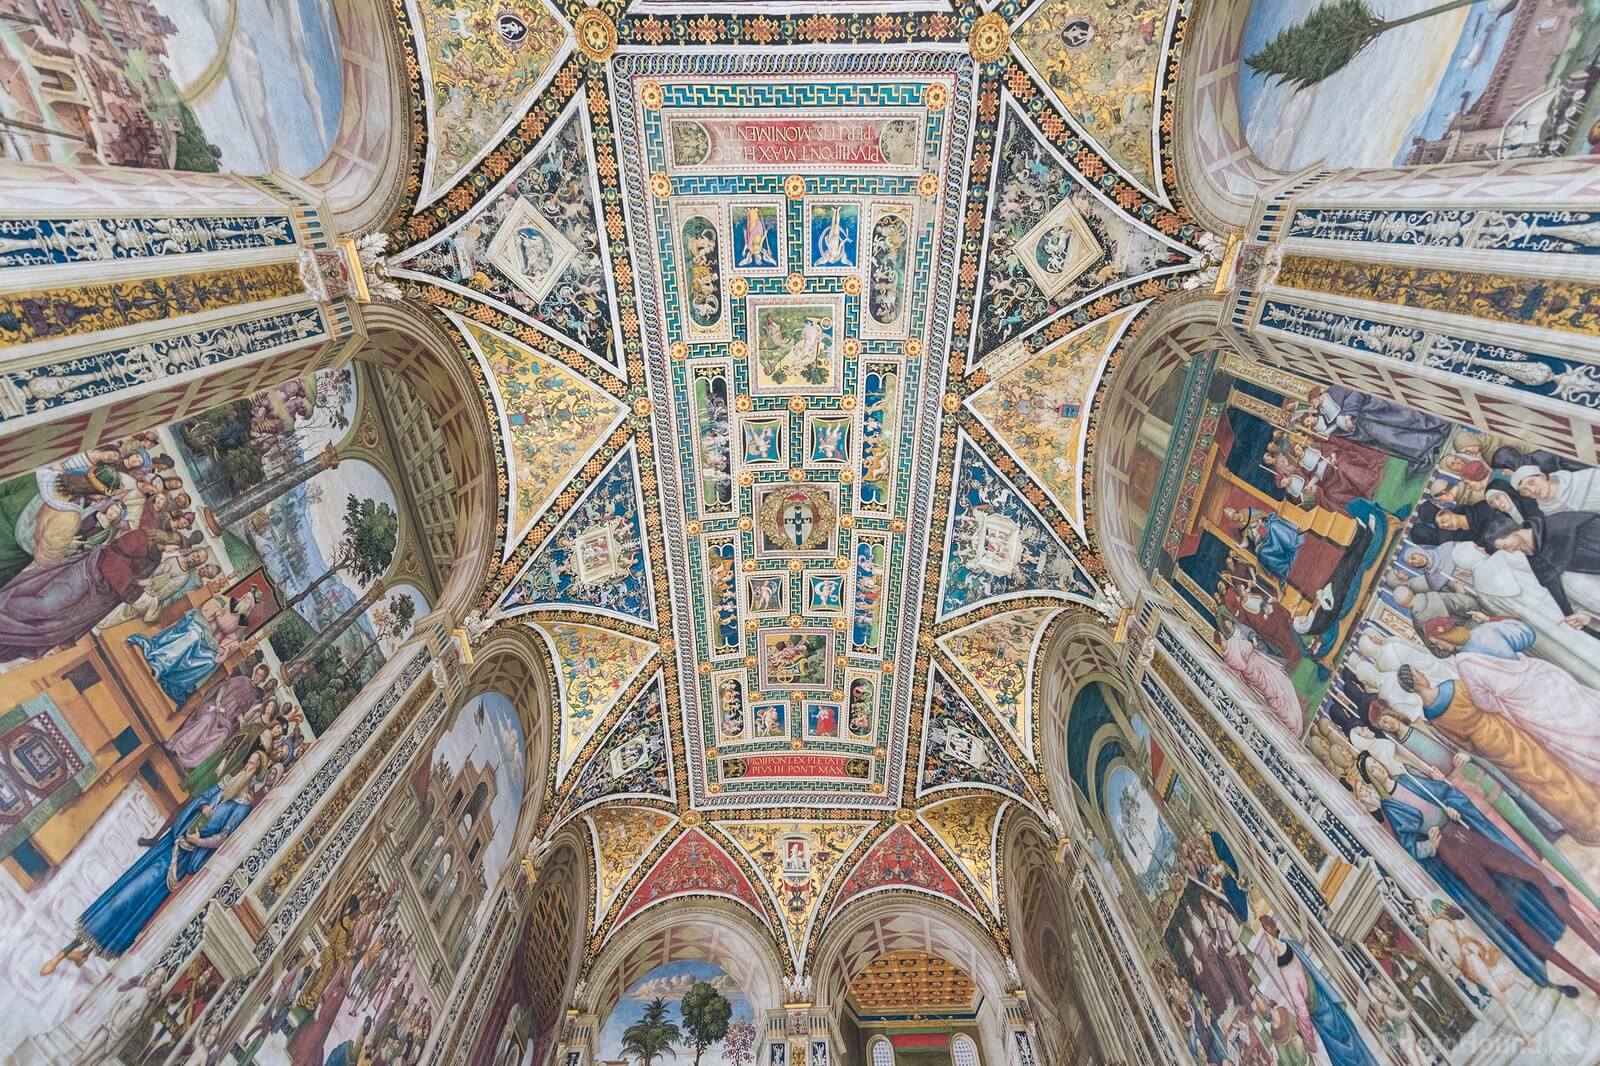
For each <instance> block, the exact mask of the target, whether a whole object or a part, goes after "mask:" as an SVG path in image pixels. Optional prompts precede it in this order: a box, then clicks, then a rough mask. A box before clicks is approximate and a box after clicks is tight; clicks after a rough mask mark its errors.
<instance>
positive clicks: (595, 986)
mask: <svg viewBox="0 0 1600 1066" xmlns="http://www.w3.org/2000/svg"><path fill="white" fill-rule="evenodd" d="M684 959H694V960H698V961H701V962H709V963H712V964H714V965H716V966H720V967H722V969H723V970H724V971H726V972H727V974H728V976H730V977H732V978H733V980H734V982H735V984H737V985H738V987H739V988H740V989H741V990H742V991H743V992H744V994H745V996H746V997H748V998H749V1000H750V1006H751V1007H752V1008H753V1009H754V1011H755V1013H756V1017H757V1018H760V1017H761V1014H762V1012H763V1011H767V1010H774V1009H776V1008H777V1007H778V1006H779V1005H780V1004H781V1002H782V999H783V973H784V967H783V961H782V959H781V958H780V956H779V954H778V945H777V942H776V941H775V940H774V939H773V937H772V933H771V931H770V930H768V929H767V927H766V926H764V925H763V924H761V922H760V921H758V920H757V919H756V917H755V915H753V914H751V913H750V912H749V911H748V910H746V909H745V908H744V907H742V906H740V905H738V904H736V903H732V902H729V901H727V900H718V899H704V898H696V897H680V898H676V899H669V900H666V901H664V902H662V903H658V904H656V905H654V906H652V907H650V908H648V909H646V910H644V911H642V912H640V914H639V915H638V916H637V917H635V918H633V919H630V920H629V921H628V923H627V924H626V925H625V926H624V927H623V928H622V930H621V931H620V932H619V933H617V935H615V936H614V937H612V939H611V941H610V942H609V943H608V944H606V946H605V948H604V949H602V950H601V952H600V953H599V954H598V955H596V956H595V958H594V961H593V962H592V963H590V965H589V968H588V971H587V982H586V990H585V998H584V1002H582V1003H580V1004H578V1006H579V1008H580V1009H586V1010H587V1011H588V1012H589V1013H592V1014H594V1015H595V1016H596V1017H597V1018H599V1019H600V1024H602V1025H603V1024H604V1021H605V1019H606V1018H607V1017H609V1016H610V1014H611V1012H612V1010H614V1009H615V1008H616V1005H617V1004H618V1003H619V1002H620V1001H621V1000H622V996H623V994H624V993H625V992H627V990H628V988H629V987H630V986H631V985H632V984H633V983H634V982H635V981H637V980H639V979H640V978H641V977H643V976H644V975H645V974H647V973H649V972H650V971H651V970H654V969H656V968H657V967H659V966H665V965H666V964H667V963H669V962H678V961H681V960H684Z"/></svg>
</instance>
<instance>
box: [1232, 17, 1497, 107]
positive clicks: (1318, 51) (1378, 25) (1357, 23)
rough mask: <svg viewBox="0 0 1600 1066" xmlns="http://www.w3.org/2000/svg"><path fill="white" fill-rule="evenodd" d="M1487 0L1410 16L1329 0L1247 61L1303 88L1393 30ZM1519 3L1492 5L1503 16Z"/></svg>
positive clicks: (1258, 70) (1260, 70)
mask: <svg viewBox="0 0 1600 1066" xmlns="http://www.w3.org/2000/svg"><path fill="white" fill-rule="evenodd" d="M1483 2H1484V0H1446V2H1445V3H1441V4H1436V5H1434V6H1432V7H1428V8H1424V9H1423V10H1421V11H1417V12H1413V13H1412V14H1410V15H1403V16H1401V17H1399V18H1392V19H1386V18H1381V17H1379V16H1378V15H1377V14H1376V13H1374V12H1373V10H1372V7H1371V5H1369V4H1368V3H1367V0H1330V2H1329V3H1326V4H1324V5H1322V6H1321V7H1319V8H1317V9H1316V10H1315V11H1313V12H1311V14H1309V15H1307V16H1306V18H1305V20H1304V21H1303V22H1301V23H1300V24H1298V25H1295V26H1290V27H1288V28H1287V29H1284V30H1282V31H1281V32H1279V34H1278V35H1277V36H1276V37H1274V38H1273V39H1272V40H1271V41H1269V42H1268V43H1267V44H1266V46H1265V47H1263V48H1262V49H1261V50H1260V51H1258V52H1256V53H1255V54H1254V55H1250V56H1246V57H1245V62H1246V63H1247V64H1249V66H1250V69H1251V70H1254V71H1255V72H1256V73H1257V74H1262V75H1265V76H1267V77H1269V78H1278V79H1281V80H1282V81H1285V82H1288V83H1289V84H1291V85H1294V86H1296V87H1297V88H1304V87H1306V86H1309V85H1315V84H1317V83H1318V82H1320V81H1322V80H1323V79H1325V78H1328V77H1330V76H1332V75H1334V74H1337V73H1338V72H1339V71H1341V70H1343V69H1344V68H1345V67H1347V66H1349V65H1350V61H1351V60H1353V59H1355V57H1356V56H1358V55H1360V54H1361V52H1362V51H1363V50H1364V49H1365V48H1366V47H1367V46H1368V45H1369V44H1371V43H1372V42H1373V41H1375V40H1377V39H1378V37H1380V36H1381V35H1383V34H1385V33H1388V32H1389V31H1390V30H1393V29H1398V28H1399V27H1401V26H1406V25H1409V24H1410V23H1413V22H1421V21H1422V20H1423V19H1429V18H1434V17H1436V16H1438V15H1442V14H1444V13H1445V12H1447V11H1454V10H1455V9H1456V8H1460V7H1470V6H1472V5H1473V4H1478V3H1483ZM1517 2H1518V0H1490V3H1489V9H1490V11H1491V12H1493V13H1494V14H1497V15H1498V14H1504V13H1505V12H1507V11H1509V10H1511V9H1512V8H1513V7H1515V6H1516V4H1517Z"/></svg>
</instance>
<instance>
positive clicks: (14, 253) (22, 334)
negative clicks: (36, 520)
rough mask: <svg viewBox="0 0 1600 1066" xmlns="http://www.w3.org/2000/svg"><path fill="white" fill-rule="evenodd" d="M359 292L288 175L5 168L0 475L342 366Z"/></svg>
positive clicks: (306, 197) (323, 225)
mask: <svg viewBox="0 0 1600 1066" xmlns="http://www.w3.org/2000/svg"><path fill="white" fill-rule="evenodd" d="M363 289H364V276H363V274H362V269H361V265H360V257H359V255H358V254H357V249H356V245H355V243H354V242H352V241H350V240H345V239H341V238H339V237H338V236H337V235H336V234H334V233H333V232H332V231H331V229H330V227H329V224H328V222H327V220H326V212H325V209H324V207H323V204H322V202H321V200H320V198H319V197H317V195H316V194H315V193H313V192H312V191H311V190H310V189H309V188H307V187H306V186H304V185H302V184H300V183H299V182H297V181H294V180H293V179H290V178H287V177H285V176H283V175H273V176H269V177H266V178H243V177H238V176H235V175H229V174H194V173H186V172H172V171H148V170H134V169H127V168H116V167H90V166H86V167H68V166H57V165H50V164H23V163H12V162H4V163H0V475H3V474H7V473H12V472H15V471H17V470H21V469H28V468H30V467H32V466H34V465H37V463H39V462H43V461H48V460H50V459H54V458H58V457H59V456H60V455H61V454H67V453H70V452H72V451H74V450H78V449H80V448H83V447H88V446H92V445H94V444H97V443H100V442H101V441H104V440H107V439H111V438H114V437H116V436H118V435H121V434H124V433H128V432H133V431H136V430H139V429H143V428H146V427H148V426H150V425H158V424H162V423H166V422H171V421H174V420H176V419H180V418H182V417H185V416H186V415H188V414H192V413H194V412H195V411H198V410H202V409H204V408H205V407H209V406H212V405H214V404H216V403H218V402H222V401H225V400H227V399H230V398H232V397H235V396H242V395H248V394H249V392H250V391H251V390H252V389H254V388H259V387H262V386H264V385H267V384H271V383H272V382H274V381H278V380H282V379H283V378H285V377H289V376H292V375H294V374H296V373H302V372H304V371H305V370H309V369H313V368H316V367H320V366H331V365H335V364H336V363H337V362H338V361H339V360H340V359H341V358H343V357H344V356H345V354H346V353H347V352H348V350H349V349H350V348H351V347H352V345H353V343H354V342H358V341H359V340H360V339H362V338H363V337H364V335H365V331H364V328H363V326H362V324H361V318H360V312H359V309H358V306H357V305H358V303H359V302H360V299H361V298H363V296H364V295H365V293H364V291H363ZM269 357H270V358H269ZM263 375H268V376H270V378H271V380H270V381H269V380H267V378H266V377H263Z"/></svg>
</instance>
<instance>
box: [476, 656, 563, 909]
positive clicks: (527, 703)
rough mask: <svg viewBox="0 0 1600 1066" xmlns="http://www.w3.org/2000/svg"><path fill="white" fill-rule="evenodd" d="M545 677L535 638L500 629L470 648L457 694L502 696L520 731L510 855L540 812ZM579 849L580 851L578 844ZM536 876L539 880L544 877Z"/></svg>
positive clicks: (546, 747)
mask: <svg viewBox="0 0 1600 1066" xmlns="http://www.w3.org/2000/svg"><path fill="white" fill-rule="evenodd" d="M550 677H551V667H550V660H549V657H548V654H547V653H546V652H545V649H544V647H543V646H542V645H541V643H540V642H539V640H538V638H536V637H535V636H534V635H533V634H532V633H531V632H529V630H528V628H527V627H526V626H521V625H515V626H502V627H499V628H496V629H493V630H491V631H490V632H489V635H488V636H487V637H485V638H484V640H483V642H482V643H481V644H479V645H477V646H476V647H475V648H474V649H473V661H472V666H471V667H470V668H469V669H468V671H467V674H466V677H465V679H464V683H463V686H462V689H461V691H462V692H464V693H465V694H466V699H465V700H464V701H463V703H464V704H465V703H467V702H471V700H472V699H475V698H476V697H477V696H479V695H481V694H483V693H485V692H497V693H499V694H500V695H502V696H504V697H505V698H506V699H508V700H510V701H511V705H512V706H513V707H515V708H516V711H517V720H518V722H519V723H520V724H521V726H522V739H523V743H524V745H525V746H524V749H523V750H524V752H525V754H526V757H527V764H526V773H525V779H526V791H525V793H524V795H523V798H522V803H521V810H520V813H519V814H518V817H517V831H516V835H515V836H513V837H512V841H511V854H512V855H513V856H521V855H523V854H524V853H525V852H526V851H527V848H528V844H529V843H530V842H531V841H532V840H533V837H534V831H535V827H536V826H537V825H538V823H539V817H540V815H541V814H542V813H543V812H544V802H545V784H546V781H547V772H548V769H549V765H550V750H551V749H550V745H551V743H552V732H553V729H554V723H553V714H552V710H551V708H552V707H554V706H555V697H554V695H553V693H552V692H551V690H550ZM557 839H560V838H559V837H558V838H557ZM574 839H577V840H581V838H574ZM578 846H579V848H580V850H581V847H582V845H581V843H579V844H578ZM547 865H548V864H547ZM515 866H516V864H515V863H513V864H512V867H513V869H512V870H511V871H510V873H511V875H513V876H517V877H520V876H522V875H521V873H520V871H517V870H515ZM540 876H541V879H542V878H543V876H544V875H543V874H541V875H540ZM579 898H580V899H582V898H584V897H581V896H580V897H579Z"/></svg>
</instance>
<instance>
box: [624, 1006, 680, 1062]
mask: <svg viewBox="0 0 1600 1066" xmlns="http://www.w3.org/2000/svg"><path fill="white" fill-rule="evenodd" d="M682 1038H683V1035H682V1033H680V1032H679V1031H678V1023H677V1022H674V1021H673V1020H672V1019H670V1018H668V1017H667V1002H666V1000H664V999H662V998H661V997H660V996H657V997H656V998H655V999H652V1000H651V1001H650V1002H649V1003H648V1004H646V1005H645V1008H644V1013H643V1014H641V1015H640V1016H639V1020H638V1021H636V1022H634V1023H633V1024H632V1025H630V1026H628V1028H626V1029H624V1030H623V1031H622V1052H623V1054H624V1055H627V1056H630V1057H631V1058H633V1059H634V1060H635V1062H637V1064H638V1066H656V1061H657V1060H658V1059H660V1058H661V1056H662V1055H671V1056H672V1057H673V1058H677V1057H678V1051H677V1045H678V1041H679V1040H681V1039H682Z"/></svg>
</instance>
